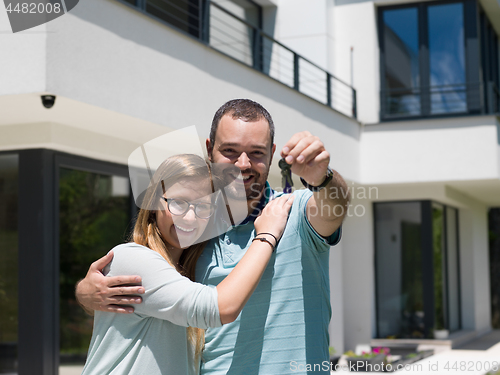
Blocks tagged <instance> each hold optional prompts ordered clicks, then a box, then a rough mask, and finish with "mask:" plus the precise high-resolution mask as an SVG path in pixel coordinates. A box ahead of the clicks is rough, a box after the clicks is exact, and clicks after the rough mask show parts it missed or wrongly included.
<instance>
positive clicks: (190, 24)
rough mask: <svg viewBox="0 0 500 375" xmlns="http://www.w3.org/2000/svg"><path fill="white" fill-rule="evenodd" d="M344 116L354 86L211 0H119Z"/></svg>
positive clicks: (353, 113)
mask: <svg viewBox="0 0 500 375" xmlns="http://www.w3.org/2000/svg"><path fill="white" fill-rule="evenodd" d="M120 1H125V2H127V3H129V4H132V5H134V6H135V7H137V8H139V9H140V10H141V11H143V12H145V13H148V14H150V15H152V16H154V17H156V18H158V19H160V20H162V21H165V22H167V23H169V24H170V25H172V26H174V27H176V28H178V29H180V30H182V31H184V32H187V33H189V34H190V35H192V36H193V37H196V38H197V39H199V40H200V41H201V42H203V43H205V44H207V45H209V46H210V47H212V48H214V49H216V50H218V51H220V52H222V53H224V54H225V55H227V56H229V57H231V58H234V59H236V60H238V61H240V62H242V63H244V64H246V65H248V66H250V67H253V68H254V69H256V70H258V71H260V72H262V73H264V74H266V75H268V76H269V77H271V78H273V79H275V80H277V81H279V82H281V83H283V84H285V85H287V86H289V87H290V88H293V89H295V90H297V91H299V92H301V93H303V94H305V95H307V96H309V97H310V98H312V99H314V100H316V101H318V102H320V103H323V104H325V105H327V106H329V107H331V108H333V109H335V110H337V111H338V112H341V113H343V114H345V115H347V116H349V117H353V118H356V117H357V108H356V90H355V89H354V88H353V87H352V86H350V85H349V84H347V83H345V82H343V81H342V80H340V79H338V78H336V77H335V76H334V75H332V74H331V73H329V72H327V71H326V70H324V69H323V68H321V67H319V66H318V65H316V64H314V63H313V62H311V61H310V60H308V59H306V58H304V57H303V56H301V55H299V54H298V53H296V52H295V51H293V50H292V49H290V48H288V47H287V46H285V45H283V44H282V43H280V42H278V41H277V40H275V39H274V38H273V37H272V36H270V35H268V34H266V33H264V32H263V31H262V30H261V29H259V28H257V27H256V26H254V25H252V24H251V23H249V22H247V21H245V20H244V19H241V18H240V17H238V16H236V15H235V14H233V13H231V12H230V11H228V10H227V9H225V8H224V7H222V6H220V5H219V4H216V3H214V2H211V1H210V0H120Z"/></svg>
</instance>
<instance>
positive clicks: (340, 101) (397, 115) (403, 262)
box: [0, 0, 500, 375]
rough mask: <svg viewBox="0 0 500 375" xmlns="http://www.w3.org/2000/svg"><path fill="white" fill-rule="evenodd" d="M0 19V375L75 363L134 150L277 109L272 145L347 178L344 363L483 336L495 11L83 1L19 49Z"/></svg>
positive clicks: (486, 2) (341, 0) (323, 0)
mask: <svg viewBox="0 0 500 375" xmlns="http://www.w3.org/2000/svg"><path fill="white" fill-rule="evenodd" d="M2 7H3V5H2V6H0V31H1V36H0V51H2V53H0V67H1V68H2V69H1V70H0V374H7V373H8V374H20V375H38V374H40V375H42V374H43V375H49V374H50V375H52V374H57V373H58V372H59V373H60V374H70V371H73V370H75V368H73V367H71V366H72V365H75V364H76V365H78V364H79V363H81V361H82V360H83V359H84V357H85V354H86V349H87V348H88V343H89V337H90V334H91V330H92V319H91V318H89V317H88V316H86V315H85V313H83V311H82V310H81V309H80V307H79V306H78V305H77V303H76V302H75V300H74V295H73V293H74V285H75V283H76V282H77V280H78V279H80V278H82V277H84V276H85V273H86V271H87V269H88V266H89V264H90V263H91V262H92V261H94V260H96V259H97V258H99V257H100V256H101V255H103V254H105V253H106V252H107V251H108V250H109V249H110V248H111V247H113V246H114V245H115V244H117V243H120V242H123V241H124V240H125V239H126V234H127V231H128V228H129V226H130V223H131V220H132V217H133V215H134V213H135V212H136V208H135V205H134V202H133V198H132V194H131V190H130V185H129V181H128V169H127V160H128V157H129V155H130V153H131V152H132V151H133V150H135V149H136V148H137V147H140V146H141V145H142V144H144V143H146V142H148V141H150V140H152V139H155V138H156V137H159V136H161V135H164V134H166V133H169V132H171V131H174V130H177V129H182V128H185V127H188V126H192V125H195V126H196V129H197V132H198V134H199V135H200V142H203V139H204V138H206V137H207V136H208V133H209V129H210V123H211V119H212V117H213V114H214V113H215V111H216V110H217V108H218V107H219V106H220V105H221V104H223V103H224V102H225V101H227V100H229V99H233V98H251V99H253V100H255V101H257V102H260V103H261V104H263V105H264V106H265V107H266V108H267V109H268V110H269V111H270V113H271V114H272V115H273V119H274V122H275V124H276V137H275V142H276V144H277V148H278V150H279V149H280V148H281V147H282V146H283V145H284V144H285V142H286V141H287V140H288V139H289V138H290V137H291V136H292V135H293V134H295V133H296V132H299V131H304V130H308V131H310V132H311V133H312V134H314V135H317V136H319V137H320V138H321V139H322V141H323V142H324V143H325V145H326V148H327V149H328V151H329V152H330V153H331V166H332V167H333V168H334V169H336V170H337V171H339V173H341V174H342V175H343V176H344V178H345V179H346V180H347V181H348V184H349V187H350V189H351V193H352V195H353V201H352V206H351V209H350V211H349V212H348V217H347V219H346V221H345V224H344V228H343V239H342V241H341V243H340V244H339V245H338V246H336V247H334V248H332V250H331V253H330V289H331V302H332V320H331V324H330V341H331V345H332V346H334V347H335V349H336V350H337V352H342V351H344V350H348V349H354V348H355V347H356V346H357V345H360V344H370V343H371V342H372V340H382V339H390V340H424V339H425V340H429V339H431V338H432V332H433V330H434V329H438V328H445V329H448V330H449V331H450V332H451V339H452V340H451V341H450V342H451V344H450V345H459V344H460V343H464V342H466V341H467V340H471V339H473V338H475V337H479V336H481V335H483V334H485V333H487V332H489V331H490V330H491V298H490V274H489V254H488V209H489V208H490V207H498V206H500V128H499V120H498V117H497V115H498V112H499V108H500V107H499V106H500V94H499V87H500V82H499V51H498V36H497V35H498V34H499V33H500V3H499V2H498V1H496V0H453V1H422V2H413V1H407V0H399V1H395V0H385V1H378V0H307V1H306V0H302V1H299V0H253V1H251V0H86V1H80V2H79V4H78V5H77V6H76V7H75V8H74V9H72V10H71V11H70V12H69V13H67V14H65V15H63V16H61V17H58V18H56V19H54V20H52V21H50V22H48V23H45V24H43V25H40V26H37V27H35V28H33V29H30V30H27V31H23V32H19V33H14V34H12V33H11V29H10V25H9V20H8V16H7V12H6V11H4V9H3V8H2ZM51 96H55V98H53V97H51ZM276 161H277V160H275V161H274V164H275V165H273V167H272V170H271V174H270V183H271V185H272V186H273V187H279V186H280V185H281V177H280V173H279V169H278V168H277V162H276ZM299 186H300V181H299V180H298V179H295V187H299ZM379 342H381V341H379ZM76 369H78V368H76ZM75 371H76V370H75Z"/></svg>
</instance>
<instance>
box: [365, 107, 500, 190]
mask: <svg viewBox="0 0 500 375" xmlns="http://www.w3.org/2000/svg"><path fill="white" fill-rule="evenodd" d="M361 143H362V148H361V150H362V151H361V152H362V156H361V165H362V167H361V169H362V176H363V177H362V180H363V182H364V183H410V182H430V181H461V180H477V179H498V178H499V176H500V175H499V173H498V152H497V150H498V143H497V121H496V119H495V117H493V116H485V117H462V118H450V119H441V120H418V121H417V120H415V121H406V122H397V123H396V122H391V123H385V124H378V125H373V126H366V127H365V129H364V132H363V136H362V142H361Z"/></svg>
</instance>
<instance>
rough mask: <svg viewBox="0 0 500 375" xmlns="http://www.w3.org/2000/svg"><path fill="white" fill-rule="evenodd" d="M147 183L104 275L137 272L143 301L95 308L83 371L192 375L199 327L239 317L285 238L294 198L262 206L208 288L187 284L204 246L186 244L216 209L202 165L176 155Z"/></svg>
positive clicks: (194, 239)
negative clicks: (243, 243)
mask: <svg viewBox="0 0 500 375" xmlns="http://www.w3.org/2000/svg"><path fill="white" fill-rule="evenodd" d="M153 181H154V183H153V186H152V187H151V188H150V189H149V190H148V191H147V192H146V194H145V198H144V201H143V204H142V205H141V206H142V207H143V208H142V209H141V210H140V212H139V215H138V219H137V222H136V224H135V228H134V232H133V236H132V240H133V242H131V243H128V244H124V245H120V246H117V247H115V248H114V257H113V261H112V263H111V265H110V267H109V270H108V275H109V276H113V275H127V274H129V275H132V274H133V275H136V274H137V275H140V276H141V277H142V285H143V286H144V288H145V293H144V295H143V303H142V304H140V305H138V306H137V307H136V308H135V312H134V314H127V315H122V314H115V313H110V312H100V311H96V313H95V318H94V332H93V335H92V341H91V343H90V348H89V353H88V358H87V362H86V364H85V368H84V370H83V374H148V375H155V374H173V375H183V374H188V373H189V374H193V373H196V372H197V368H198V367H199V366H198V364H199V362H198V361H199V357H200V356H199V351H200V348H201V344H202V342H203V335H202V331H201V330H200V329H205V328H208V327H218V326H221V325H222V324H226V323H230V322H232V321H234V320H235V319H236V318H237V316H238V315H239V313H240V311H241V309H242V308H243V306H244V304H245V303H246V301H247V300H248V298H249V297H250V295H251V294H252V292H253V291H254V289H255V287H256V286H257V284H258V282H259V280H260V278H261V276H262V274H263V272H264V270H265V268H266V266H267V263H268V261H269V259H270V257H271V254H272V252H273V251H274V247H275V246H276V242H277V239H279V238H280V236H281V234H282V233H283V230H284V228H285V225H286V220H287V215H288V212H289V210H290V207H291V205H292V201H293V198H291V197H290V196H284V197H281V198H279V199H276V200H274V201H272V202H270V203H269V204H268V205H267V206H266V208H265V209H264V210H263V212H262V214H261V216H259V217H258V218H257V219H256V220H255V229H256V236H255V239H258V241H255V239H254V241H253V243H252V245H251V246H250V248H249V249H248V251H247V252H246V254H245V256H244V257H243V258H242V259H241V261H240V262H239V263H238V265H237V266H236V267H235V268H234V270H233V271H232V272H231V273H230V275H229V276H228V277H226V278H225V279H224V280H223V281H222V282H221V283H220V284H219V285H218V286H217V287H216V288H213V287H210V286H206V285H202V284H198V283H195V282H193V281H192V280H194V269H195V264H196V261H197V259H198V257H199V256H200V254H201V251H202V250H203V247H204V244H203V243H201V244H196V245H192V246H189V247H187V246H186V244H193V243H196V242H197V240H198V239H199V238H200V237H201V236H202V234H203V232H204V231H205V228H207V225H208V224H209V218H210V217H212V216H213V213H214V212H215V210H216V207H215V205H214V201H213V199H212V198H211V196H213V195H211V194H210V193H212V186H213V185H212V180H211V176H210V171H209V168H208V166H207V164H206V163H205V161H204V160H203V159H202V158H200V157H198V156H195V155H187V154H186V155H178V156H174V157H171V158H169V159H167V160H166V161H165V162H164V163H163V164H162V165H161V166H160V168H158V170H157V172H156V173H155V175H154V177H153ZM289 198H290V199H289ZM211 224H213V223H211ZM182 275H184V276H182ZM185 327H189V328H188V329H187V330H186V328H185ZM195 327H198V328H195ZM188 337H189V340H188ZM193 351H196V352H197V353H196V354H194V355H193V354H192V353H193ZM190 353H191V354H190Z"/></svg>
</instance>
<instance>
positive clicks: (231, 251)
mask: <svg viewBox="0 0 500 375" xmlns="http://www.w3.org/2000/svg"><path fill="white" fill-rule="evenodd" d="M294 194H295V201H294V203H293V205H292V208H291V211H290V216H289V219H288V223H287V226H286V228H285V231H284V233H283V236H282V238H281V239H280V241H279V243H278V246H277V247H276V251H275V253H273V255H272V257H271V260H270V261H269V264H268V266H267V268H266V270H265V272H264V275H263V276H262V279H261V281H260V283H259V284H258V286H257V288H256V290H255V292H254V293H253V295H252V296H251V297H250V299H249V300H248V302H247V304H246V306H245V307H244V308H243V310H242V312H241V314H240V316H239V317H238V318H237V319H236V321H234V322H233V323H230V324H226V325H224V326H222V327H220V328H209V329H208V330H207V332H206V335H205V350H204V352H203V359H202V366H201V373H202V375H204V374H237V375H238V374H273V375H274V374H280V375H281V374H305V373H307V370H306V369H307V365H310V366H312V367H310V369H313V368H314V369H315V372H314V373H322V372H324V373H329V367H327V366H329V356H328V345H329V337H328V324H329V321H330V316H331V307H330V282H329V264H328V262H329V251H328V250H329V249H330V246H331V245H335V244H337V243H338V241H339V240H340V237H341V229H340V228H339V230H337V232H335V233H334V234H333V235H332V236H330V237H329V238H323V237H322V236H320V235H319V234H318V233H317V232H316V231H315V230H314V229H313V228H312V226H311V224H310V223H309V221H308V220H307V216H306V205H307V202H308V200H309V199H310V198H311V196H312V192H310V191H309V190H297V191H295V192H294ZM279 195H281V193H276V192H275V191H273V190H272V189H271V188H270V187H269V185H268V184H266V188H265V192H264V197H263V200H262V202H264V204H265V203H267V202H268V201H269V199H270V198H274V197H278V196H279ZM254 219H255V217H254V215H253V217H250V218H248V220H245V221H244V222H242V223H241V224H240V225H237V226H234V227H232V228H231V229H230V230H229V231H228V232H227V233H225V234H223V235H221V236H219V237H218V238H215V239H213V240H211V241H210V242H209V243H208V244H207V246H206V248H205V250H204V252H203V254H202V255H201V257H200V259H199V260H198V263H197V268H196V279H197V280H198V281H199V282H202V283H204V284H208V285H217V284H219V283H220V282H221V281H222V280H223V279H224V278H225V277H226V276H227V275H228V274H229V272H231V270H232V269H233V268H234V267H235V266H236V264H237V263H238V261H239V260H240V259H241V258H242V256H243V255H244V253H245V251H246V249H248V247H250V245H251V244H252V239H253V238H254V237H255V234H256V233H255V228H254V225H253V220H254Z"/></svg>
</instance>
